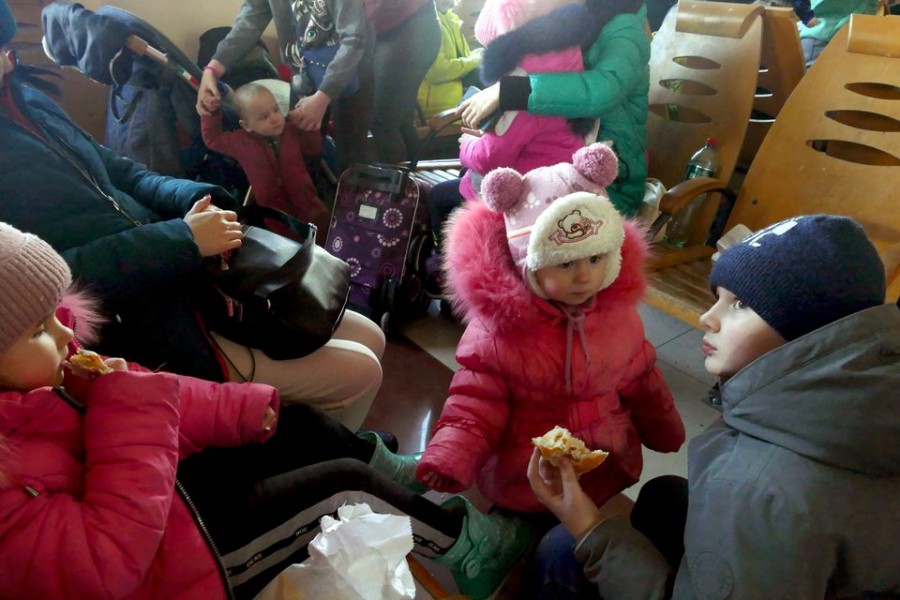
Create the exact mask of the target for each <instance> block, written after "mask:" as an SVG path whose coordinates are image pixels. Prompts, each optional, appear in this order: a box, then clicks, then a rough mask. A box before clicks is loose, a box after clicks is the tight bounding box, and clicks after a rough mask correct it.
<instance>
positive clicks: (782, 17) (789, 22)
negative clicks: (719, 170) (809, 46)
mask: <svg viewBox="0 0 900 600" xmlns="http://www.w3.org/2000/svg"><path fill="white" fill-rule="evenodd" d="M804 63H805V61H804V59H803V48H802V47H801V46H800V35H799V34H798V32H797V18H796V17H795V16H794V10H793V9H792V8H782V7H768V8H766V12H765V15H764V16H763V41H762V55H761V57H760V61H759V79H758V81H757V90H756V97H755V100H754V102H753V113H754V114H753V115H751V117H750V123H749V124H748V126H747V134H746V136H745V137H744V146H743V147H742V148H741V154H740V158H739V159H738V161H739V163H740V164H743V165H749V164H750V163H751V162H753V157H754V156H756V152H757V151H758V150H759V146H760V145H761V144H762V141H763V139H765V137H766V134H767V133H768V132H769V128H771V126H772V123H773V122H774V121H775V118H776V117H777V116H778V113H779V112H781V107H782V106H784V103H785V102H786V101H787V99H788V98H789V97H790V95H791V92H793V91H794V88H795V87H796V86H797V84H798V83H799V82H800V79H801V78H802V77H803V75H804V74H805V73H806V65H805V64H804Z"/></svg>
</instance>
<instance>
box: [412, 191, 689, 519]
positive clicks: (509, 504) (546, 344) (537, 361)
mask: <svg viewBox="0 0 900 600" xmlns="http://www.w3.org/2000/svg"><path fill="white" fill-rule="evenodd" d="M447 248H448V250H447V252H448V256H447V259H446V260H447V264H446V267H447V273H448V284H449V286H450V289H451V291H452V294H453V300H454V302H455V304H456V305H457V307H458V308H460V309H461V311H462V312H463V313H464V315H465V320H466V322H467V327H466V331H465V333H464V334H463V336H462V339H461V340H460V343H459V346H458V347H457V352H456V359H457V361H458V362H459V363H460V364H461V365H462V369H460V370H459V371H458V372H457V373H456V375H455V376H454V378H453V382H452V384H451V386H450V397H449V398H448V399H447V402H446V404H445V405H444V410H443V413H442V414H441V418H440V419H439V421H438V423H437V426H436V428H435V434H434V437H433V439H432V440H431V442H430V443H429V444H428V447H427V449H426V451H425V455H424V456H423V458H422V460H421V462H420V464H419V467H418V471H417V474H418V476H419V478H420V479H421V478H422V476H423V475H424V474H426V473H428V472H437V473H440V474H442V475H445V476H449V477H452V478H453V479H455V480H456V481H458V482H460V483H461V485H460V486H459V489H454V490H447V491H453V492H458V491H462V490H464V489H466V488H468V487H469V486H471V484H472V483H473V482H474V481H475V480H476V478H477V483H478V487H479V489H480V490H481V492H482V493H483V494H484V495H485V496H486V497H487V498H489V499H490V500H491V501H493V502H494V503H495V504H497V505H499V506H502V507H506V508H510V509H513V510H518V511H528V512H537V511H543V510H546V509H545V508H544V507H543V506H542V505H541V504H540V503H539V502H538V500H537V498H536V497H535V496H534V493H533V492H532V491H531V488H530V486H529V485H528V480H527V478H526V469H527V466H528V461H529V458H530V457H531V453H532V448H533V446H532V443H531V438H532V437H535V436H539V435H543V434H544V433H546V432H547V431H548V430H550V429H552V428H553V427H554V426H556V425H562V426H564V427H566V428H568V429H569V430H570V431H572V433H574V434H575V435H577V436H579V437H580V438H581V439H583V440H584V441H585V443H586V444H587V445H588V446H589V447H590V448H600V449H603V450H606V451H608V452H610V457H609V458H608V459H607V460H606V461H605V462H604V463H603V464H602V465H601V466H600V467H599V468H597V469H595V470H594V471H591V472H590V473H588V474H586V475H584V476H583V477H582V478H581V484H582V485H583V487H584V489H585V491H586V492H587V493H588V494H589V495H590V496H591V497H592V498H593V499H594V500H595V501H596V502H598V503H602V502H604V501H606V500H607V499H608V498H610V497H611V496H613V495H615V494H617V493H618V492H620V491H622V490H623V489H625V488H627V487H628V486H630V485H632V484H634V483H635V482H636V481H637V480H638V477H639V476H640V473H641V468H642V460H641V444H642V443H643V444H644V445H646V446H647V447H648V448H652V449H653V450H657V451H660V452H674V451H676V450H678V448H679V447H680V446H681V444H682V443H683V442H684V426H683V424H682V422H681V417H680V416H679V415H678V412H677V411H676V409H675V406H674V404H673V401H672V394H671V392H670V391H669V388H668V386H667V385H666V383H665V381H663V378H662V376H661V374H660V372H659V370H658V369H657V368H656V366H655V364H656V353H655V351H654V349H653V346H652V345H651V344H650V343H649V342H648V341H647V340H646V339H644V328H643V324H642V322H641V318H640V316H639V314H638V312H637V302H638V300H639V299H640V298H641V296H642V294H643V292H644V288H645V282H644V276H643V261H644V257H645V254H646V248H645V243H644V241H643V236H642V234H641V232H640V231H639V230H638V229H637V228H636V227H635V226H633V225H631V224H630V223H629V224H626V238H625V244H624V246H623V248H622V269H621V273H620V275H619V276H618V278H617V279H616V281H615V282H614V283H613V284H612V285H611V286H610V287H608V288H607V289H605V290H602V291H601V292H599V293H598V295H597V296H596V298H595V299H594V301H593V303H592V304H591V305H590V306H589V307H587V308H585V309H583V310H576V311H573V312H572V313H571V315H567V314H566V313H565V312H563V311H562V310H561V309H560V308H558V307H557V306H556V305H554V304H551V303H549V302H546V301H544V300H542V299H540V298H538V297H537V296H535V295H534V294H533V293H531V291H530V289H529V288H527V287H526V284H525V283H524V282H523V280H522V278H521V276H520V275H519V274H518V273H517V272H516V270H515V268H514V266H513V262H512V259H511V257H510V254H509V249H508V247H507V241H506V230H505V228H504V223H503V216H502V215H500V214H498V213H493V212H491V211H490V210H489V209H488V208H487V207H486V206H484V205H483V204H482V203H481V202H470V203H467V204H466V205H465V206H464V207H463V208H461V209H459V210H457V212H456V213H455V215H454V217H453V218H452V220H451V224H450V226H449V230H448V243H447ZM567 351H568V352H569V353H570V354H569V356H570V358H569V359H568V360H567Z"/></svg>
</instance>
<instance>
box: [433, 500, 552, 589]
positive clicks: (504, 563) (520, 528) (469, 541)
mask: <svg viewBox="0 0 900 600" xmlns="http://www.w3.org/2000/svg"><path fill="white" fill-rule="evenodd" d="M441 506H442V507H443V508H448V509H451V510H453V509H464V510H465V511H466V516H465V518H464V520H463V527H462V531H461V532H460V534H459V538H457V540H456V543H455V544H453V546H451V547H450V549H449V550H447V553H446V554H444V555H443V556H438V557H437V558H436V559H435V561H436V562H438V563H439V564H442V565H444V566H446V567H447V568H449V569H450V571H451V572H452V573H453V579H454V580H455V581H456V585H457V587H458V588H459V593H460V594H464V595H466V596H471V597H472V599H473V600H487V599H488V598H491V597H492V595H493V594H494V593H496V592H497V591H498V590H499V589H500V586H501V584H502V583H503V581H504V580H505V579H506V576H507V575H509V573H510V571H512V569H513V567H514V566H516V563H517V562H519V559H520V558H522V556H523V555H524V554H525V553H526V552H527V551H528V548H529V547H531V542H532V540H533V539H534V532H533V531H532V529H531V526H530V525H528V524H527V523H525V521H523V520H522V519H519V518H517V517H511V516H504V515H501V514H497V513H494V514H489V515H486V514H484V513H481V512H479V511H478V509H476V508H475V507H474V506H472V504H471V503H469V501H468V500H467V499H466V498H464V497H463V496H453V497H452V498H450V499H448V500H447V501H446V502H444V503H443V504H442V505H441Z"/></svg>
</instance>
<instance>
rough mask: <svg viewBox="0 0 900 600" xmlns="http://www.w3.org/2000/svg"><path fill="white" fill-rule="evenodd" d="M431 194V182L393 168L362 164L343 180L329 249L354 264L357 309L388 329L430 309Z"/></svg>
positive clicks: (352, 299) (353, 302) (352, 294)
mask: <svg viewBox="0 0 900 600" xmlns="http://www.w3.org/2000/svg"><path fill="white" fill-rule="evenodd" d="M427 193H428V186H427V184H425V183H423V182H421V181H417V180H416V179H415V178H414V177H411V176H410V172H409V171H408V170H406V169H403V168H400V167H395V166H392V165H373V164H361V163H357V164H354V165H351V166H350V168H348V169H347V170H346V171H345V172H344V173H343V175H341V178H340V180H339V181H338V188H337V194H336V197H335V203H334V211H333V212H332V214H331V225H330V227H329V229H328V239H327V241H326V244H325V247H326V248H327V250H328V251H329V252H331V253H332V254H333V255H334V256H337V257H339V258H342V259H344V260H345V261H347V264H349V265H350V305H351V307H353V308H355V309H356V310H358V311H360V312H362V313H363V314H366V315H368V316H370V317H371V318H372V319H373V320H375V321H376V322H378V323H379V324H380V325H381V327H382V328H383V329H385V330H387V329H388V323H389V322H390V321H395V322H396V320H398V319H401V320H402V319H406V318H409V317H412V316H416V315H418V314H421V313H423V312H424V311H425V309H426V308H427V306H428V298H427V297H426V295H425V293H424V288H423V285H424V280H425V259H426V258H428V256H429V255H430V253H431V250H432V248H433V245H434V241H433V238H432V235H431V229H430V227H429V224H428V208H427V204H426V196H427Z"/></svg>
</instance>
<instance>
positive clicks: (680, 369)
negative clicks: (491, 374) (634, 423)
mask: <svg viewBox="0 0 900 600" xmlns="http://www.w3.org/2000/svg"><path fill="white" fill-rule="evenodd" d="M640 312H641V316H642V318H643V320H644V327H645V329H646V335H647V339H649V340H650V342H651V343H652V344H653V345H654V346H655V347H656V351H657V355H658V362H659V366H660V369H661V370H662V372H663V376H664V377H665V378H666V381H667V382H668V383H669V387H670V388H671V389H672V393H673V395H674V396H675V403H676V405H677V406H678V410H679V412H680V413H681V416H682V419H683V420H684V423H685V427H686V428H687V433H688V439H690V438H691V437H693V436H695V435H697V434H698V433H699V432H700V431H702V430H703V428H704V427H706V426H707V425H708V424H709V423H710V422H712V421H713V420H714V419H716V418H717V416H718V412H717V411H715V410H713V409H712V408H710V407H708V406H707V405H705V404H703V402H702V399H703V398H705V396H706V393H707V391H708V390H709V388H710V386H711V385H712V384H713V382H714V380H713V378H711V377H710V376H709V375H708V374H707V373H706V371H705V370H704V368H703V355H702V354H701V353H700V338H701V337H702V335H703V334H702V332H701V331H699V330H697V329H694V328H692V327H691V326H690V325H687V324H685V323H683V322H681V321H678V320H676V319H674V318H672V317H670V316H668V315H666V314H664V313H661V312H659V311H657V310H656V309H654V308H651V307H649V306H646V305H642V306H641V308H640ZM462 331H463V327H462V325H460V324H459V323H458V322H456V321H454V320H452V319H449V318H446V317H441V316H439V315H438V314H437V311H432V313H431V314H429V315H428V316H426V317H424V318H422V319H419V320H417V321H413V322H411V323H409V324H407V325H406V326H405V327H404V329H403V334H404V335H405V336H406V337H407V338H408V339H410V340H411V341H413V342H414V343H416V344H418V345H419V346H420V347H422V348H423V349H425V350H426V351H427V352H429V353H430V354H431V355H432V356H434V357H435V358H436V359H437V360H439V361H441V362H443V363H444V364H446V365H447V366H448V367H449V368H450V369H453V370H456V369H457V368H458V367H459V365H458V363H457V362H456V360H455V359H454V353H455V350H456V343H457V341H458V340H459V337H460V335H461V334H462ZM401 439H402V438H401ZM416 439H418V440H422V439H424V436H422V435H419V436H416ZM415 449H417V448H409V449H408V450H415ZM667 473H668V474H680V475H684V476H686V475H687V445H685V446H684V447H682V449H681V451H680V452H678V453H675V454H660V453H657V452H653V451H651V450H647V449H644V472H643V475H642V477H641V481H640V482H639V483H638V484H637V485H635V486H633V487H631V488H629V489H628V490H626V491H625V494H626V495H628V496H629V497H631V498H632V499H634V498H635V497H636V496H637V492H638V490H639V489H640V486H641V485H642V484H643V483H644V482H645V481H648V480H649V479H652V478H653V477H656V476H657V475H663V474H667Z"/></svg>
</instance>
